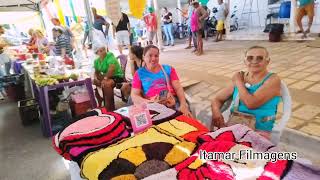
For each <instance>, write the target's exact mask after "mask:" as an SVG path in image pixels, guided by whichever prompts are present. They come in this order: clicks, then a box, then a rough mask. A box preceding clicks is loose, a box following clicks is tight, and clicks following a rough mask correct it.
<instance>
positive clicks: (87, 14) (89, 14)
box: [83, 0, 93, 39]
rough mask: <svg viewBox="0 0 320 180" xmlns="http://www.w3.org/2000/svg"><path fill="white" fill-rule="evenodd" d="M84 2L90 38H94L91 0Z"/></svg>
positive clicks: (84, 0)
mask: <svg viewBox="0 0 320 180" xmlns="http://www.w3.org/2000/svg"><path fill="white" fill-rule="evenodd" d="M83 2H84V7H85V12H86V16H87V21H88V25H89V39H92V27H93V18H92V14H91V8H90V2H89V0H83Z"/></svg>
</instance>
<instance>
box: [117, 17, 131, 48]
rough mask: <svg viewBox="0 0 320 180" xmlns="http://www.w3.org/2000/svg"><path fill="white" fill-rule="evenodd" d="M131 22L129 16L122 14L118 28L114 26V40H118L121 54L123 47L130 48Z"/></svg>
mask: <svg viewBox="0 0 320 180" xmlns="http://www.w3.org/2000/svg"><path fill="white" fill-rule="evenodd" d="M130 29H131V28H130V21H129V18H128V15H126V14H125V13H122V17H121V19H120V21H119V23H118V25H117V26H114V25H113V38H116V39H117V43H118V49H119V52H120V54H123V52H122V49H123V46H129V48H130V34H131V32H130Z"/></svg>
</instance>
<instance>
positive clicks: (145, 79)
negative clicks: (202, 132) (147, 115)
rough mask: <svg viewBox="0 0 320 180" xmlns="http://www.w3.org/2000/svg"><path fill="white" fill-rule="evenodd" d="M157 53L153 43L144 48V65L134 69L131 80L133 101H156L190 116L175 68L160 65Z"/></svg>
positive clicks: (136, 102)
mask: <svg viewBox="0 0 320 180" xmlns="http://www.w3.org/2000/svg"><path fill="white" fill-rule="evenodd" d="M159 54H160V51H159V48H158V47H156V46H154V45H149V46H147V47H145V48H144V51H143V59H144V61H145V66H144V67H142V68H140V69H138V71H136V73H135V74H134V77H133V81H132V90H131V98H132V101H133V103H134V104H142V103H149V102H157V103H160V104H164V105H166V106H167V107H170V108H175V109H176V110H179V111H181V112H182V113H183V114H184V115H186V116H189V117H192V115H191V113H190V111H189V107H188V104H187V102H186V98H185V95H184V91H183V88H182V86H181V84H180V81H179V78H178V75H177V73H176V70H175V69H174V68H173V67H171V66H169V65H161V64H160V63H159ZM172 103H174V104H172Z"/></svg>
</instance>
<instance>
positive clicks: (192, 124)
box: [157, 115, 209, 142]
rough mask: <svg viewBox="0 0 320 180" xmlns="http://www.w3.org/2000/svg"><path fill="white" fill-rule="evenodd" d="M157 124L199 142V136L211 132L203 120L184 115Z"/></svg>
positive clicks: (175, 133)
mask: <svg viewBox="0 0 320 180" xmlns="http://www.w3.org/2000/svg"><path fill="white" fill-rule="evenodd" d="M157 126H158V127H160V128H161V129H163V130H166V131H168V132H170V133H171V134H174V135H176V136H179V137H182V138H183V139H185V140H187V141H191V142H197V138H198V136H200V135H203V134H206V133H208V132H209V130H208V128H206V127H205V126H204V125H203V124H201V122H199V121H198V120H196V119H192V118H189V117H187V116H184V115H181V116H178V117H176V118H175V119H173V120H170V121H167V122H164V123H161V124H159V125H157Z"/></svg>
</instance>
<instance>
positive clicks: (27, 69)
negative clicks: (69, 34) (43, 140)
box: [22, 63, 97, 137]
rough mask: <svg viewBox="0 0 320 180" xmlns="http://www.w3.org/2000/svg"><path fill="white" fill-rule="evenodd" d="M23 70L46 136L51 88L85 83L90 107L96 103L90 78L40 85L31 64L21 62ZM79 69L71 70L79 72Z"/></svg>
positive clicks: (48, 135) (48, 123) (50, 131)
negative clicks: (36, 104) (36, 81)
mask: <svg viewBox="0 0 320 180" xmlns="http://www.w3.org/2000/svg"><path fill="white" fill-rule="evenodd" d="M22 67H23V71H24V73H25V75H26V82H27V84H29V86H30V90H31V93H32V97H35V98H37V100H38V102H39V105H40V107H41V109H42V117H43V118H42V121H41V129H42V134H43V135H44V136H46V137H51V136H52V135H53V134H52V128H51V117H50V109H49V96H48V92H49V91H51V90H55V89H58V88H63V87H71V86H82V85H85V86H86V89H87V91H88V94H89V97H90V103H91V107H92V108H96V107H97V103H96V101H95V96H94V92H93V88H92V81H91V78H85V79H81V80H77V81H71V82H62V83H59V84H56V85H51V86H43V87H40V86H38V85H37V84H36V83H35V80H34V78H33V69H32V65H27V64H26V63H24V64H22ZM79 71H80V70H72V72H79Z"/></svg>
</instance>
